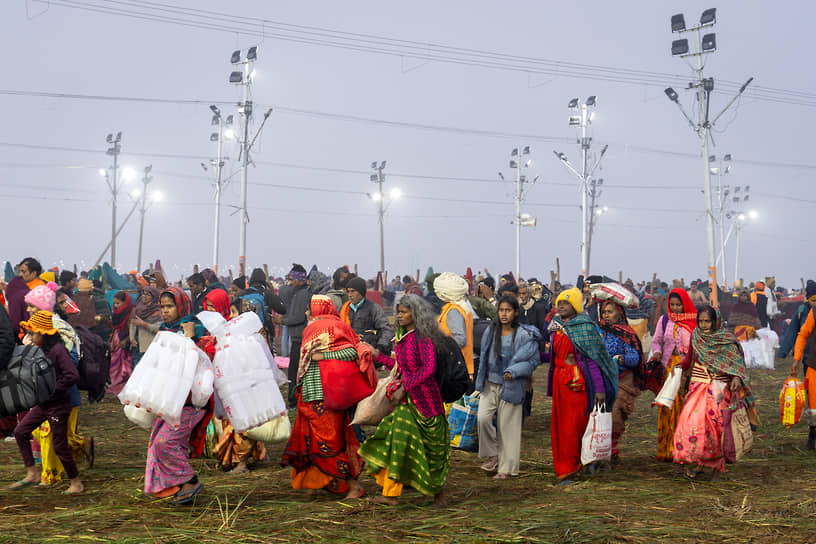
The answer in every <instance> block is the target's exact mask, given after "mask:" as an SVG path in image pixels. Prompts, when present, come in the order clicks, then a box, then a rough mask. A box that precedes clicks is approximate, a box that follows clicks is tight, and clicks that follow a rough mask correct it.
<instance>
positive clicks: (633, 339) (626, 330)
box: [600, 300, 643, 360]
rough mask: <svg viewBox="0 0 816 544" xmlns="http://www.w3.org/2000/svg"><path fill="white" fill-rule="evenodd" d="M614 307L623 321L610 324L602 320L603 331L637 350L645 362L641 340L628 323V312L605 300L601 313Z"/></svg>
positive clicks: (615, 303) (612, 301)
mask: <svg viewBox="0 0 816 544" xmlns="http://www.w3.org/2000/svg"><path fill="white" fill-rule="evenodd" d="M610 304H611V305H612V307H613V308H615V309H616V311H617V312H618V314H619V315H620V317H621V321H620V322H619V323H615V324H608V323H606V322H605V321H604V320H603V318H601V319H600V325H601V330H604V331H606V332H608V333H610V334H614V335H615V336H617V337H618V338H620V339H621V340H623V341H624V343H626V344H628V345H630V346H632V347H633V348H635V349H636V350H637V352H638V353H639V354H640V358H641V360H643V345H642V344H641V343H640V338H638V335H637V333H636V332H635V330H634V329H633V328H632V327H630V326H629V324H628V323H627V322H626V311H625V310H624V309H623V307H622V306H621V305H620V304H618V303H617V302H615V301H614V300H605V301H603V302H602V303H601V312H603V310H604V308H606V307H607V306H608V305H610Z"/></svg>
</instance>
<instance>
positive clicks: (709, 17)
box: [700, 8, 717, 25]
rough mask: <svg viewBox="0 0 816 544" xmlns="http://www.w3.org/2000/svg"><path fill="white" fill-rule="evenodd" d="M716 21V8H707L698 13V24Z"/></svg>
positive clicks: (709, 23)
mask: <svg viewBox="0 0 816 544" xmlns="http://www.w3.org/2000/svg"><path fill="white" fill-rule="evenodd" d="M716 22H717V8H709V9H707V10H705V11H704V12H703V14H702V15H700V25H713V24H714V23H716Z"/></svg>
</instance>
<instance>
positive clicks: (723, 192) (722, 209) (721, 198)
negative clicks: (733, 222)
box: [708, 154, 731, 288]
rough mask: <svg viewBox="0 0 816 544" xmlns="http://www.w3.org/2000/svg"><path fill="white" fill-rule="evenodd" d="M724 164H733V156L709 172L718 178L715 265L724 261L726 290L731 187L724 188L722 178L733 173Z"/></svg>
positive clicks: (728, 155) (710, 158)
mask: <svg viewBox="0 0 816 544" xmlns="http://www.w3.org/2000/svg"><path fill="white" fill-rule="evenodd" d="M716 159H717V158H716V157H715V156H714V155H712V156H710V157H709V158H708V161H709V163H711V162H715V161H716ZM723 162H731V155H730V154H727V155H725V156H724V157H723V158H722V160H720V162H719V166H716V167H713V168H711V169H710V170H709V171H710V172H711V173H712V174H715V175H716V176H717V201H718V204H719V206H718V208H719V223H720V257H719V258H718V259H716V260H715V264H719V261H720V260H722V266H721V267H720V269H721V274H720V276H721V277H722V284H723V287H724V288H728V279H727V277H726V267H725V243H726V235H725V220H726V216H727V214H728V210H727V208H728V195H729V193H730V189H729V187H728V186H727V185H726V186H723V183H722V177H723V175H725V174H728V173H729V172H730V171H731V166H730V165H726V166H725V167H723Z"/></svg>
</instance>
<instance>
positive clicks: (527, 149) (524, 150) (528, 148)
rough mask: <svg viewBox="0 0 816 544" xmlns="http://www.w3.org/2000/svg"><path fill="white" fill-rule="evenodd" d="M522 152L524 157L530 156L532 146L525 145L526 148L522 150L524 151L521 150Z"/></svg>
mask: <svg viewBox="0 0 816 544" xmlns="http://www.w3.org/2000/svg"><path fill="white" fill-rule="evenodd" d="M521 152H522V154H524V155H529V154H530V146H529V145H525V146H524V149H522V150H521Z"/></svg>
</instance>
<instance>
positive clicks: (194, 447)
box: [144, 287, 229, 505]
mask: <svg viewBox="0 0 816 544" xmlns="http://www.w3.org/2000/svg"><path fill="white" fill-rule="evenodd" d="M159 304H160V311H161V317H162V321H163V323H162V325H161V327H160V328H159V330H161V331H170V332H177V333H179V334H184V335H185V336H187V337H189V338H192V339H193V341H198V340H199V339H200V338H201V337H203V336H205V335H206V334H207V331H206V329H205V328H204V327H203V326H202V325H201V324H200V323H198V322H197V321H196V320H195V318H194V317H193V316H192V315H190V310H191V307H192V305H191V303H190V298H189V297H188V296H187V294H186V293H185V292H184V291H182V290H181V289H180V288H178V287H170V288H169V289H165V290H164V291H162V293H161V297H160V299H159ZM227 315H229V308H228V307H227ZM211 417H212V410H211V409H208V408H207V407H204V408H196V407H195V406H193V404H192V402H191V401H190V398H189V397H188V398H187V402H185V404H184V409H183V410H182V413H181V422H180V424H179V425H178V426H177V427H175V426H173V425H171V424H169V423H167V422H165V421H164V420H163V419H161V418H157V419H156V420H155V421H154V422H153V431H152V432H151V434H150V443H149V445H148V448H147V464H146V466H145V487H144V490H145V493H151V494H153V495H155V496H157V497H169V496H171V495H172V496H173V501H172V502H173V504H176V505H185V504H192V503H193V502H194V501H195V498H196V496H197V495H198V494H199V493H200V492H201V490H202V489H203V487H204V485H203V484H201V483H199V481H198V476H196V474H195V471H194V470H193V467H192V466H191V465H190V456H191V452H192V455H193V456H196V455H200V454H201V449H202V448H203V445H204V438H205V436H206V428H207V424H208V423H209V420H210V418H211Z"/></svg>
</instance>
